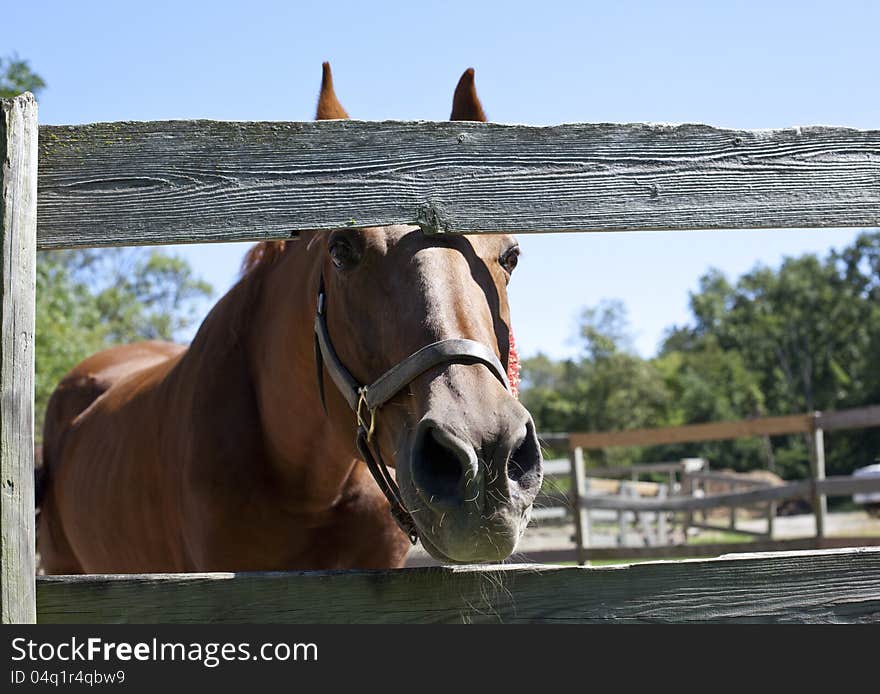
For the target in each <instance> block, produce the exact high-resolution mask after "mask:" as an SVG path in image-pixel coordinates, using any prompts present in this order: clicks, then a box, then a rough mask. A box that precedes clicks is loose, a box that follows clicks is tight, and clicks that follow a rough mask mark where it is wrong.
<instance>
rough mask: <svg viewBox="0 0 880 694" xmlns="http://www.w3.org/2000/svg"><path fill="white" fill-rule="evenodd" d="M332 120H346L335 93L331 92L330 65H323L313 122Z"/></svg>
mask: <svg viewBox="0 0 880 694" xmlns="http://www.w3.org/2000/svg"><path fill="white" fill-rule="evenodd" d="M334 118H348V114H347V113H346V112H345V109H344V108H342V104H340V103H339V99H337V98H336V92H335V91H333V73H332V72H330V63H324V74H323V76H322V77H321V94H320V96H319V97H318V111H317V113H316V114H315V120H332V119H334Z"/></svg>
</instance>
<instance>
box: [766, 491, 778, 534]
mask: <svg viewBox="0 0 880 694" xmlns="http://www.w3.org/2000/svg"><path fill="white" fill-rule="evenodd" d="M775 526H776V502H775V501H768V502H767V539H768V540H772V539H773V533H774V532H775Z"/></svg>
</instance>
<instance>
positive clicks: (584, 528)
mask: <svg viewBox="0 0 880 694" xmlns="http://www.w3.org/2000/svg"><path fill="white" fill-rule="evenodd" d="M569 459H570V460H571V504H572V507H573V508H574V542H575V551H576V553H577V563H578V564H579V565H581V566H584V565H585V564H586V563H587V553H586V548H587V546H588V545H589V536H590V511H589V509H587V508H584V498H585V497H586V495H587V481H586V473H585V471H584V449H583V448H581V447H579V446H578V447H577V448H573V449H571V450H570V451H569Z"/></svg>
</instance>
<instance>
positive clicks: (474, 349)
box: [308, 63, 542, 562]
mask: <svg viewBox="0 0 880 694" xmlns="http://www.w3.org/2000/svg"><path fill="white" fill-rule="evenodd" d="M317 117H318V119H326V118H347V117H348V116H347V113H346V111H345V109H343V108H342V106H341V104H340V103H339V101H338V99H337V98H336V95H335V92H334V89H333V82H332V77H331V74H330V69H329V65H327V64H326V63H325V65H324V79H323V82H322V88H321V94H320V98H319V102H318V111H317ZM452 120H478V121H485V120H486V117H485V115H484V113H483V109H482V106H481V104H480V101H479V99H478V97H477V94H476V90H475V87H474V73H473V70H467V71H466V72H465V73H464V74H463V75H462V77H461V80H460V81H459V83H458V86H457V88H456V90H455V95H454V99H453V110H452ZM308 243H309V246H310V247H311V251H312V253H314V257H315V262H316V263H317V264H318V270H317V272H318V275H319V277H320V280H319V283H320V290H319V291H320V298H319V299H318V301H319V303H320V305H321V306H320V312H319V316H318V321H317V323H316V331H317V335H318V338H319V339H318V343H319V344H318V346H317V348H316V359H317V366H318V376H317V378H318V380H319V381H320V382H321V391H322V399H323V400H324V403H325V404H324V406H325V408H326V410H327V413H328V415H327V416H328V417H330V418H331V419H332V420H333V422H334V427H335V428H336V429H337V430H339V431H340V432H345V435H348V436H352V437H353V436H354V431H353V430H354V426H353V424H352V413H353V412H355V413H356V422H357V423H360V425H361V432H362V434H365V436H364V438H365V439H368V441H366V444H367V450H366V451H364V450H363V448H362V449H361V453H362V454H364V453H365V454H366V456H367V457H369V456H370V455H373V454H374V455H375V456H376V457H377V458H379V460H380V461H382V460H384V461H387V462H388V463H389V464H390V465H391V466H393V467H394V468H396V480H397V484H398V485H399V495H400V497H401V505H402V506H403V507H405V509H406V512H408V513H409V514H410V515H411V518H412V520H413V521H414V525H415V530H416V531H417V533H418V535H419V537H420V538H421V540H422V544H423V546H424V547H425V548H426V549H427V550H428V551H429V552H430V553H431V554H432V555H433V556H434V557H435V558H437V559H440V560H441V561H447V562H449V561H452V562H474V561H497V560H502V559H504V558H506V557H507V556H509V555H510V554H511V553H512V552H513V550H514V548H515V546H516V544H517V542H518V540H519V539H520V537H521V535H522V533H523V531H524V529H525V527H526V525H527V523H528V521H529V517H530V513H531V507H532V503H533V501H534V499H535V496H536V495H537V493H538V490H539V488H540V486H541V479H542V470H541V465H542V460H541V450H540V447H539V445H538V440H537V437H536V433H535V426H534V423H533V421H532V418H531V416H530V415H529V413H528V411H527V410H526V409H525V408H524V407H523V406H522V404H521V403H520V402H519V401H518V399H517V397H516V384H515V382H514V383H511V382H510V379H511V377H515V373H514V371H515V369H514V360H515V359H516V355H515V350H514V348H513V344H512V340H513V336H512V331H511V325H510V308H509V305H508V296H507V285H508V282H509V281H510V280H511V276H512V274H513V273H514V269H515V268H516V265H517V262H518V258H519V253H520V252H519V247H518V245H517V242H516V240H515V239H514V238H513V237H511V236H508V235H504V234H492V235H459V234H426V233H423V232H422V231H421V230H420V229H418V228H416V227H410V226H389V227H381V228H366V229H357V228H345V229H338V230H336V231H333V232H330V233H316V234H315V235H314V236H312V237H311V238H310V240H309V242H308ZM322 331H323V336H322V335H321V333H322ZM322 337H323V342H324V344H321V338H322ZM432 350H433V352H432ZM414 362H418V363H414ZM340 370H341V371H343V372H345V374H344V375H343V376H341V377H340V374H339V371H340ZM389 374H390V376H389ZM325 376H329V379H326V378H325ZM346 378H348V381H349V382H348V383H346ZM383 379H384V384H385V386H386V388H385V391H386V392H385V393H384V394H383V395H382V397H381V398H380V400H381V402H379V403H378V404H377V403H375V402H374V403H370V402H369V398H368V397H367V398H366V402H365V398H364V396H365V395H367V396H369V394H370V393H369V392H368V389H369V387H370V386H369V384H375V383H377V380H378V381H383ZM325 380H326V381H327V383H326V384H325V383H324V381H325ZM330 381H332V383H330ZM389 382H390V383H391V385H390V386H389V385H388V384H389ZM334 386H335V387H334ZM364 386H367V392H365V389H364ZM340 396H342V397H340ZM371 404H372V405H373V406H372V407H370V406H368V405H371ZM362 443H365V442H364V441H362ZM362 457H363V456H362ZM395 490H396V487H395Z"/></svg>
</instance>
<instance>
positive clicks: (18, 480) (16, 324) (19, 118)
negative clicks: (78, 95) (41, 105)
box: [0, 94, 37, 624]
mask: <svg viewBox="0 0 880 694" xmlns="http://www.w3.org/2000/svg"><path fill="white" fill-rule="evenodd" d="M0 101H2V104H0V245H2V253H3V262H2V273H3V282H2V289H0V292H2V296H0V318H2V321H0V322H2V332H0V557H2V558H0V562H2V566H0V603H2V621H3V623H4V624H8V623H32V622H34V621H35V620H36V611H35V602H34V573H35V559H34V551H35V550H34V546H35V542H34V417H33V411H34V307H35V298H34V297H35V289H36V287H35V285H36V237H37V103H36V101H35V100H34V97H33V96H32V95H31V94H23V95H22V96H18V97H16V98H14V99H2V100H0Z"/></svg>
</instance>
